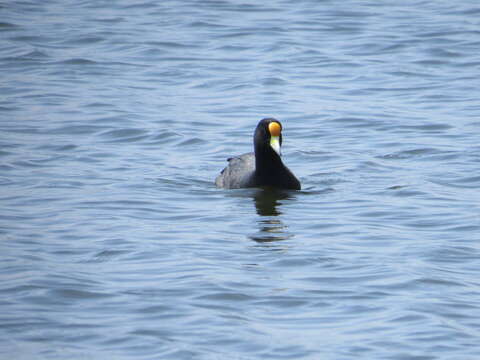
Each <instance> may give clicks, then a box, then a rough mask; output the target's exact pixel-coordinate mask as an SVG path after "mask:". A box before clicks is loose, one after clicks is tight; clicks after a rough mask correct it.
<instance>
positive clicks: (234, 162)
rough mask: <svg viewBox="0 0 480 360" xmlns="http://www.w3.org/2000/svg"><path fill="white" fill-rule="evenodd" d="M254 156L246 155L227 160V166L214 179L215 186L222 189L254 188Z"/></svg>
mask: <svg viewBox="0 0 480 360" xmlns="http://www.w3.org/2000/svg"><path fill="white" fill-rule="evenodd" d="M254 173H255V154H254V153H247V154H243V155H240V156H236V157H233V158H230V159H228V166H227V167H226V168H225V169H223V170H222V172H221V173H220V175H218V176H217V178H216V179H215V184H216V185H217V186H218V187H220V188H224V189H240V188H245V187H252V186H254V185H253V183H252V177H253V175H254Z"/></svg>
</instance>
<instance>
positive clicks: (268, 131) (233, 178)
mask: <svg viewBox="0 0 480 360" xmlns="http://www.w3.org/2000/svg"><path fill="white" fill-rule="evenodd" d="M281 129H282V127H281V124H280V122H279V121H278V120H275V119H272V118H268V119H263V120H261V121H260V122H259V123H258V125H257V128H256V129H255V134H254V150H255V152H254V153H247V154H243V155H240V156H237V157H233V158H230V159H228V166H227V167H226V168H225V169H223V170H222V172H221V173H220V175H218V177H217V178H216V179H215V184H216V185H217V186H218V187H220V188H225V189H239V188H249V187H263V186H270V187H275V188H280V189H292V190H300V188H301V185H300V182H299V181H298V179H297V178H296V177H295V175H293V174H292V172H291V171H290V170H289V169H288V168H287V167H286V166H285V165H284V164H283V162H282V159H281V158H280V146H281V143H282V135H281Z"/></svg>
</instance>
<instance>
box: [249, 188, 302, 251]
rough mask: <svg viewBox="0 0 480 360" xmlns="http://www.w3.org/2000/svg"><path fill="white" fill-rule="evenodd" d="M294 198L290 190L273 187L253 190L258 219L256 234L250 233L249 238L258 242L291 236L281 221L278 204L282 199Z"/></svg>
mask: <svg viewBox="0 0 480 360" xmlns="http://www.w3.org/2000/svg"><path fill="white" fill-rule="evenodd" d="M292 198H294V194H293V193H292V192H291V191H287V190H279V189H273V188H263V189H259V190H258V191H257V192H255V194H254V196H253V200H254V202H255V208H256V209H257V214H258V215H260V218H259V219H258V221H257V222H258V226H259V230H258V232H257V233H256V234H253V235H250V239H252V240H255V241H257V242H260V243H265V242H272V241H280V240H287V239H290V238H291V237H293V234H290V233H288V232H287V231H286V229H287V226H286V225H285V224H284V223H283V222H282V220H281V219H280V217H279V215H281V214H282V212H281V211H280V209H278V207H279V206H281V204H282V201H283V200H288V199H292Z"/></svg>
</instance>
